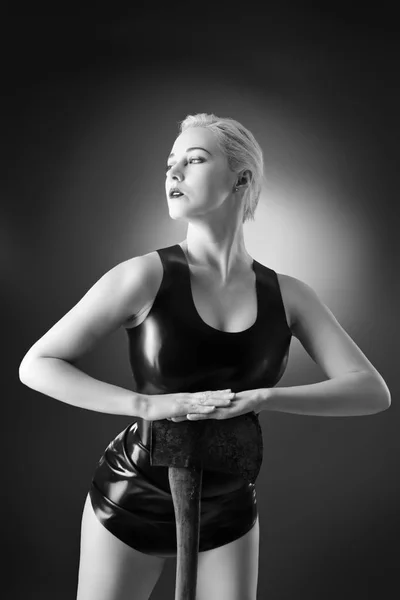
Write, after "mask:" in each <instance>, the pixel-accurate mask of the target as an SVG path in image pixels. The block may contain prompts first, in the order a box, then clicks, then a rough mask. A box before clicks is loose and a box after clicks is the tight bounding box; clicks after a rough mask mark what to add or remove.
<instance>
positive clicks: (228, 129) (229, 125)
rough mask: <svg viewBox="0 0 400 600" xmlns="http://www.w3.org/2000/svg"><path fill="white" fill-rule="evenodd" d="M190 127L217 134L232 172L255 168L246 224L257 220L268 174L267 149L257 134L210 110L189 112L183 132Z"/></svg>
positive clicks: (247, 205)
mask: <svg viewBox="0 0 400 600" xmlns="http://www.w3.org/2000/svg"><path fill="white" fill-rule="evenodd" d="M189 127H206V128H207V129H210V130H211V131H212V132H213V133H214V134H215V136H216V138H217V141H218V145H219V147H220V148H221V150H222V152H224V154H225V155H226V157H227V159H228V165H229V168H230V169H231V170H232V171H240V170H242V169H249V171H251V174H252V178H251V181H250V184H249V187H248V189H247V190H246V195H245V200H244V212H243V223H245V222H246V221H248V220H253V221H254V213H255V210H256V208H257V204H258V200H259V198H260V194H261V189H262V182H263V173H264V159H263V152H262V149H261V147H260V145H259V144H258V142H257V140H256V139H255V137H254V135H253V134H252V133H251V131H249V130H248V129H246V127H244V126H243V125H242V124H241V123H239V122H238V121H235V119H231V118H228V117H227V118H220V117H217V116H216V115H214V114H207V113H198V114H196V115H187V117H186V118H185V119H184V120H183V121H181V122H180V133H182V132H183V131H185V129H188V128H189Z"/></svg>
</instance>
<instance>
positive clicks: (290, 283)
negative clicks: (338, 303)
mask: <svg viewBox="0 0 400 600" xmlns="http://www.w3.org/2000/svg"><path fill="white" fill-rule="evenodd" d="M276 274H277V277H278V281H279V287H280V289H281V294H282V301H283V304H284V306H285V312H286V316H287V321H288V324H289V326H290V329H291V330H292V331H293V332H294V331H295V330H296V328H298V327H299V325H300V322H301V320H302V316H304V313H305V311H306V310H307V309H311V308H312V307H314V308H315V305H316V304H318V305H319V306H322V307H324V308H327V307H326V306H325V305H324V304H323V302H322V301H321V299H320V298H319V297H318V295H317V293H316V292H315V290H314V289H313V288H312V287H311V286H310V285H308V284H307V283H305V282H304V281H302V280H301V279H298V278H297V277H293V276H292V275H286V274H284V273H276Z"/></svg>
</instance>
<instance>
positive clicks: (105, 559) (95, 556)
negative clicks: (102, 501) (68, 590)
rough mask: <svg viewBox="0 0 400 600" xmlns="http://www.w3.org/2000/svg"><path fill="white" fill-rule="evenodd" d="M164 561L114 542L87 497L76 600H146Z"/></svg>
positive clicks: (115, 539)
mask: <svg viewBox="0 0 400 600" xmlns="http://www.w3.org/2000/svg"><path fill="white" fill-rule="evenodd" d="M165 560H166V559H165V558H161V557H157V556H150V555H148V554H144V553H142V552H138V551H137V550H134V549H133V548H131V547H130V546H128V545H127V544H125V543H124V542H122V541H121V540H119V539H118V538H116V537H115V536H114V535H113V534H112V533H110V532H109V531H108V530H107V529H106V528H105V527H104V526H103V525H102V524H101V523H100V521H99V520H98V519H97V517H96V515H95V513H94V511H93V507H92V504H91V501H90V497H89V495H88V496H87V498H86V502H85V506H84V509H83V515H82V526H81V544H80V561H79V574H78V592H77V600H148V598H149V597H150V594H151V592H152V590H153V588H154V587H155V585H156V583H157V580H158V578H159V577H160V575H161V572H162V569H163V567H164V564H165Z"/></svg>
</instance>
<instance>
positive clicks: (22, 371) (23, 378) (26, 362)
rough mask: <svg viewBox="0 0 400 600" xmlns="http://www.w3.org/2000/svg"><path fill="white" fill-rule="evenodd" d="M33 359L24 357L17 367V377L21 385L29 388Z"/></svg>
mask: <svg viewBox="0 0 400 600" xmlns="http://www.w3.org/2000/svg"><path fill="white" fill-rule="evenodd" d="M34 362H35V358H34V357H33V356H28V355H25V356H24V358H23V359H22V361H21V364H20V365H19V369H18V376H19V380H20V382H21V383H23V384H24V385H27V386H28V387H30V384H29V381H30V380H31V378H32V370H33V368H34Z"/></svg>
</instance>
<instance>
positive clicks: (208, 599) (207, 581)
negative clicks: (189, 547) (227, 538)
mask: <svg viewBox="0 0 400 600" xmlns="http://www.w3.org/2000/svg"><path fill="white" fill-rule="evenodd" d="M259 539H260V525H259V520H258V517H257V520H256V522H255V524H254V526H253V527H252V529H251V530H250V531H248V532H247V533H246V534H245V535H244V536H242V537H241V538H239V539H238V540H234V541H233V542H230V543H229V544H225V545H224V546H220V547H219V548H214V549H213V550H207V551H206V552H199V559H198V570H197V596H196V600H256V597H257V583H258V557H259Z"/></svg>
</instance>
